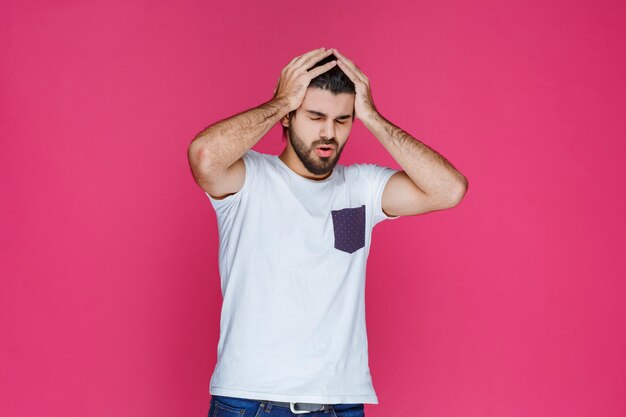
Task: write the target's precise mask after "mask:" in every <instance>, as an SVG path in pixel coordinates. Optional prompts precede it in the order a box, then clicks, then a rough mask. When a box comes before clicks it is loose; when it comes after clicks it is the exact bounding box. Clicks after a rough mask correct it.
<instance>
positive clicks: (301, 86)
mask: <svg viewBox="0 0 626 417" xmlns="http://www.w3.org/2000/svg"><path fill="white" fill-rule="evenodd" d="M331 53H333V49H328V50H326V49H325V48H320V49H314V50H312V51H309V52H307V53H305V54H303V55H301V56H297V57H295V58H294V59H292V60H291V62H290V63H289V64H287V66H286V67H285V68H283V70H282V71H281V72H280V78H279V79H278V83H277V84H276V88H275V89H274V97H273V98H274V99H280V98H286V99H287V100H288V102H289V111H291V110H295V109H297V108H298V107H300V104H302V100H304V96H305V94H306V89H307V88H308V87H309V83H310V82H311V80H312V79H313V78H315V77H317V76H318V75H320V74H322V73H324V72H326V71H328V70H329V69H331V68H332V67H334V66H335V65H336V63H337V61H331V62H328V63H326V64H324V65H321V66H319V67H317V68H315V69H313V70H311V71H308V70H309V68H311V67H312V66H313V65H315V64H316V63H317V62H319V61H320V60H322V59H324V58H326V57H327V56H328V55H330V54H331Z"/></svg>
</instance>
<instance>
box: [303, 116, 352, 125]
mask: <svg viewBox="0 0 626 417" xmlns="http://www.w3.org/2000/svg"><path fill="white" fill-rule="evenodd" d="M309 119H311V120H321V119H322V118H321V117H316V118H312V117H309ZM337 123H339V124H340V125H345V124H346V123H345V122H340V121H337Z"/></svg>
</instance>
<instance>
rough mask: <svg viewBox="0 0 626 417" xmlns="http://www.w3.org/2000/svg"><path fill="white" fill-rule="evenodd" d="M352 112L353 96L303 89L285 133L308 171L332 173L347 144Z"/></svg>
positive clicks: (317, 89)
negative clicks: (304, 90)
mask: <svg viewBox="0 0 626 417" xmlns="http://www.w3.org/2000/svg"><path fill="white" fill-rule="evenodd" d="M353 111H354V94H350V93H341V94H337V95H333V93H331V92H330V91H327V90H321V89H319V88H308V89H307V92H306V95H305V96H304V99H303V100H302V104H301V105H300V107H298V109H297V110H296V114H294V116H293V117H292V118H291V121H290V122H289V126H288V132H289V142H290V143H291V146H292V147H293V149H294V151H295V153H296V155H297V156H298V158H299V159H300V161H301V162H302V164H303V165H304V167H305V168H306V169H307V170H308V171H309V172H311V173H312V174H315V175H324V174H327V173H329V172H331V171H332V170H333V168H334V167H335V165H336V164H337V162H338V161H339V157H340V156H341V152H342V151H343V148H344V146H345V145H346V143H347V141H348V135H349V134H350V130H351V129H352V113H353ZM319 147H328V148H329V150H327V151H324V150H321V149H319Z"/></svg>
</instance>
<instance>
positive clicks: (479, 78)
mask: <svg viewBox="0 0 626 417" xmlns="http://www.w3.org/2000/svg"><path fill="white" fill-rule="evenodd" d="M519 3H523V4H516V3H515V2H500V1H476V2H466V1H448V2H441V1H429V2H423V1H422V2H413V1H411V2H409V1H406V2H391V1H385V2H379V3H378V4H377V5H374V6H366V5H364V3H363V2H360V1H358V2H357V1H342V2H324V1H322V2H319V1H318V2H313V3H307V2H296V1H284V2H268V1H264V2H253V1H249V2H245V3H244V2H234V3H230V4H226V2H206V1H204V2H203V1H184V2H176V4H175V2H164V1H158V2H157V1H134V2H128V1H113V2H112V1H106V2H105V1H92V2H79V1H70V0H66V1H39V2H18V1H17V0H12V1H3V2H2V5H1V6H0V38H1V39H2V41H1V42H0V53H1V57H0V80H1V81H0V82H1V84H0V122H1V135H2V139H1V141H0V186H1V191H2V196H3V197H2V204H1V205H0V239H1V240H0V275H1V281H0V415H1V416H2V417H4V416H11V417H21V416H35V415H37V416H64V417H74V416H76V417H78V416H119V417H123V416H154V417H156V416H206V413H207V411H208V405H209V399H210V396H209V394H208V384H209V378H210V376H211V373H212V371H213V367H214V365H215V360H216V354H217V341H218V332H219V312H220V307H221V296H220V288H219V278H218V268H217V245H218V240H217V239H218V238H217V231H216V220H215V213H214V211H213V209H212V208H211V206H210V203H209V201H208V199H207V197H206V196H205V195H204V193H203V192H202V190H201V189H200V188H199V187H198V186H197V185H196V184H195V183H194V182H193V179H192V176H191V173H190V169H189V167H188V162H187V146H188V144H189V142H190V141H191V139H192V138H193V137H194V136H195V135H196V134H197V133H198V132H199V131H201V130H202V129H203V128H204V127H206V126H208V125H209V124H212V123H214V122H216V121H217V120H220V119H222V118H225V117H228V116H232V115H234V114H235V113H238V112H241V111H243V110H246V109H249V108H252V107H256V106H257V105H259V104H261V103H263V102H265V101H267V100H269V99H270V98H271V94H272V90H273V88H274V86H275V84H276V80H277V79H278V76H279V74H280V70H281V69H282V68H283V67H284V66H285V65H286V64H287V63H288V62H289V61H290V60H291V58H293V57H294V56H296V55H300V54H302V53H304V52H306V51H308V50H311V49H314V48H318V47H322V46H324V47H327V48H329V47H337V48H338V49H339V50H340V51H342V52H343V53H344V54H345V55H346V56H348V57H349V58H351V59H352V60H353V61H354V62H355V63H356V64H357V65H358V66H359V67H360V68H361V69H362V70H363V71H364V72H365V74H366V75H368V77H369V78H370V81H371V84H372V94H373V97H374V102H375V104H376V105H377V107H378V109H379V111H380V112H381V114H383V116H385V117H386V118H388V119H389V120H390V121H392V122H393V123H394V124H396V125H398V126H400V127H401V128H403V129H404V130H406V131H408V132H410V133H411V134H412V135H413V136H415V137H416V138H417V139H419V140H421V141H423V142H424V143H426V144H427V145H429V146H431V147H432V148H433V149H435V150H437V151H438V152H440V153H441V154H442V155H444V156H445V157H446V158H448V159H449V160H450V162H451V163H452V164H453V165H454V166H455V167H456V168H458V169H459V170H460V171H461V172H462V173H463V174H464V175H466V176H467V178H468V179H469V183H470V185H469V190H468V192H467V194H466V197H465V199H464V200H463V201H462V203H461V204H460V205H459V206H457V207H455V208H453V209H451V210H445V211H439V212H434V213H430V214H427V215H424V216H415V217H406V218H401V219H399V220H395V221H387V222H383V223H382V224H381V225H379V226H378V227H377V228H376V229H375V232H374V241H373V246H372V251H371V256H370V259H369V263H368V278H367V324H368V329H369V330H368V335H369V349H370V366H371V371H372V376H373V379H374V387H375V389H376V392H377V394H378V396H379V400H380V404H378V405H366V415H367V416H370V417H372V416H389V417H391V416H427V417H439V416H440V417H449V416H464V417H474V416H476V417H492V416H494V417H495V416H503V417H517V416H519V417H527V416H546V417H548V416H550V417H552V416H571V417H576V416H604V417H612V416H624V415H626V399H625V398H626V397H624V392H626V380H625V371H626V357H625V353H626V330H625V318H626V307H625V304H624V296H625V294H626V292H625V290H626V286H625V284H624V278H625V276H626V268H625V261H624V254H625V253H626V250H625V249H626V247H625V246H626V245H625V241H624V235H625V234H626V233H625V232H626V230H625V227H624V226H625V222H624V213H625V212H626V207H625V206H626V204H625V201H626V199H625V198H624V196H623V192H624V188H625V187H624V180H626V175H625V174H626V172H625V168H624V167H625V162H626V145H625V139H626V125H625V122H624V114H625V113H626V105H625V98H624V97H625V95H626V86H625V77H624V74H625V73H626V47H625V42H624V39H625V37H626V33H625V32H626V30H625V29H624V28H625V23H626V22H625V20H626V7H625V5H624V2H619V1H605V2H602V4H598V2H593V1H591V0H586V1H576V2H572V1H545V0H542V1H525V2H519ZM280 135H281V130H280V128H279V126H278V125H277V126H276V127H275V128H274V129H272V130H271V131H270V132H269V134H268V135H267V136H266V137H265V138H263V139H262V140H261V141H260V142H259V143H258V144H257V145H256V146H255V147H254V149H256V150H258V151H261V152H266V153H274V154H277V153H279V152H280V151H281V150H282V148H283V146H284V145H283V142H282V141H281V138H280ZM350 138H351V140H350V142H349V143H348V146H347V147H346V149H345V151H344V153H343V157H342V160H341V162H342V163H343V164H350V163H354V162H374V163H378V164H381V165H386V166H390V167H394V168H398V165H397V163H396V162H395V161H394V160H393V159H392V158H391V156H390V155H389V154H388V153H387V152H386V151H385V150H384V148H383V147H382V145H381V144H380V143H379V142H378V141H377V140H376V139H375V137H374V136H372V135H371V134H370V133H369V132H368V131H367V129H366V128H365V127H364V126H363V125H362V123H361V122H360V121H357V122H356V124H355V127H354V129H353V131H352V133H351V136H350Z"/></svg>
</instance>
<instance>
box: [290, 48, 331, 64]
mask: <svg viewBox="0 0 626 417" xmlns="http://www.w3.org/2000/svg"><path fill="white" fill-rule="evenodd" d="M329 50H330V49H329ZM324 52H326V49H325V48H318V49H313V50H312V51H309V52H307V53H305V54H302V55H300V56H299V57H298V59H297V60H296V61H294V66H296V67H300V66H301V65H302V63H303V62H305V61H306V60H307V59H309V58H310V57H312V56H315V55H319V54H321V53H324Z"/></svg>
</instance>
